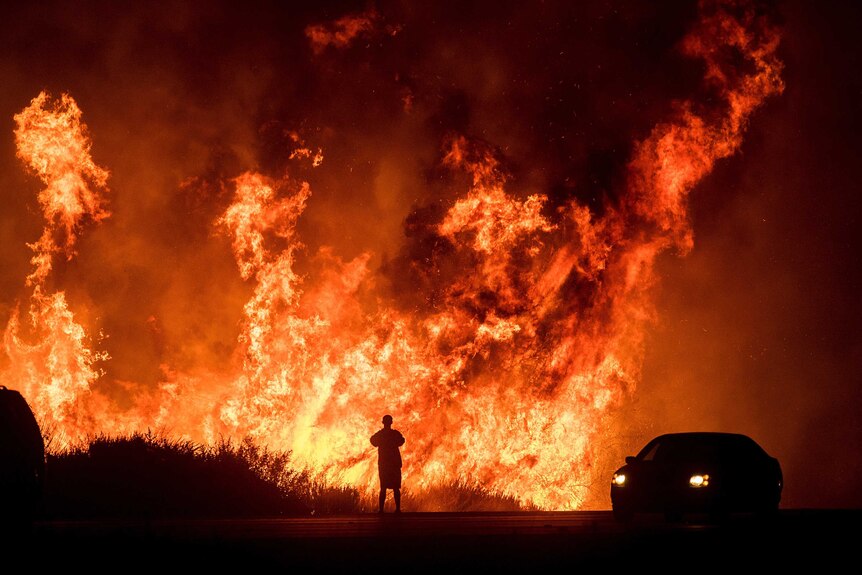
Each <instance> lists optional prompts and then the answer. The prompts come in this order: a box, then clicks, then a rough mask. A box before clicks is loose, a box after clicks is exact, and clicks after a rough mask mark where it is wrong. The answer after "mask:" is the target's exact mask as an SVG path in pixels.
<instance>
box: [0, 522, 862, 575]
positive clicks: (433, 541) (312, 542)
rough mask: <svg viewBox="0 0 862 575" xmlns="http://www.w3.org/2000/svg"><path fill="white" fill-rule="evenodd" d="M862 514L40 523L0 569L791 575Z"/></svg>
mask: <svg viewBox="0 0 862 575" xmlns="http://www.w3.org/2000/svg"><path fill="white" fill-rule="evenodd" d="M860 521H862V510H846V511H845V510H782V511H781V512H779V514H778V516H777V517H775V518H772V519H769V520H764V519H759V518H756V517H750V516H733V517H730V518H728V519H727V520H726V521H724V522H722V523H711V522H709V521H707V520H706V518H698V517H693V518H691V517H690V518H686V519H685V520H684V521H682V522H680V523H667V522H665V521H664V519H663V517H660V516H655V517H653V516H641V517H637V518H636V519H635V520H634V521H633V522H632V523H630V524H620V523H617V522H615V521H614V520H613V518H612V516H611V513H610V512H609V511H579V512H539V513H403V514H401V515H398V516H396V515H392V514H387V515H384V516H378V515H376V514H367V515H354V516H338V517H318V518H315V517H311V518H271V519H239V520H236V519H231V520H150V521H147V520H134V521H130V520H123V521H119V520H101V521H39V522H36V523H34V524H33V525H31V526H29V528H27V529H24V530H18V531H15V532H14V533H11V534H7V536H6V537H5V538H3V542H4V543H5V544H6V550H5V553H4V557H6V558H7V561H6V565H8V566H12V565H15V566H16V567H18V568H26V566H27V564H29V565H30V566H31V567H32V568H33V571H34V572H37V573H38V572H47V571H49V570H54V569H62V570H63V571H69V570H70V569H78V568H82V569H86V570H87V571H85V572H88V573H95V572H111V573H128V572H150V573H161V572H165V571H167V572H169V573H173V572H190V573H198V572H201V571H212V570H215V571H214V572H215V573H226V572H235V573H246V572H265V571H264V570H267V569H269V570H272V569H275V570H276V571H277V572H279V573H286V572H289V573H346V574H356V573H376V574H383V573H393V574H394V573H404V574H410V573H524V574H530V573H579V572H580V573H584V571H583V570H582V569H583V568H587V567H589V568H593V567H595V568H601V569H615V568H619V567H626V568H632V567H637V568H639V569H642V570H644V571H649V572H653V571H654V570H655V569H660V571H659V573H671V572H673V573H691V574H693V575H700V574H701V573H704V572H715V571H722V572H727V571H728V570H739V571H742V572H745V573H748V572H750V571H751V569H752V568H763V569H765V570H766V572H767V573H775V572H777V571H779V570H785V571H789V572H793V573H796V572H799V569H800V568H803V567H808V566H810V567H812V568H815V569H816V572H825V570H826V569H829V568H839V567H841V566H843V565H845V564H847V562H848V561H852V563H849V565H850V566H854V565H856V556H857V553H858V552H859V551H860V550H862V538H860V534H862V529H861V528H860V525H862V523H860ZM16 561H22V562H23V563H21V564H16V563H15V562H16ZM854 570H855V567H853V568H852V569H851V571H854ZM4 571H6V570H5V569H2V567H0V572H4ZM9 572H12V571H11V570H10V571H9ZM19 572H20V571H19Z"/></svg>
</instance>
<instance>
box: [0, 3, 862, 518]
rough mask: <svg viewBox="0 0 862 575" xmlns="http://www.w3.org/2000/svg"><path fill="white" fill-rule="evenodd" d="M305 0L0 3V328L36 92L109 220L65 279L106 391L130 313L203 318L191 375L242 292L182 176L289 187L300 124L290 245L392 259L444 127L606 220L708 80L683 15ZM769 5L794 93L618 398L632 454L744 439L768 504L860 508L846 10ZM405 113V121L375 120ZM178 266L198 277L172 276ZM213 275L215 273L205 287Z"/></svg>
mask: <svg viewBox="0 0 862 575" xmlns="http://www.w3.org/2000/svg"><path fill="white" fill-rule="evenodd" d="M313 4H314V6H305V7H301V8H299V7H296V8H294V7H291V6H290V4H289V3H281V2H272V3H261V2H242V3H239V2H237V3H233V4H232V3H225V2H221V3H218V2H199V3H194V2H192V3H171V2H167V3H141V4H136V5H132V6H133V7H131V8H125V7H123V8H120V4H117V3H111V2H104V3H98V2H96V3H94V2H78V3H46V4H43V5H39V6H31V5H30V3H24V2H22V3H19V5H18V6H15V7H9V8H6V7H4V11H5V12H6V14H5V15H4V18H3V24H0V78H2V82H0V128H2V129H0V134H6V136H5V137H3V138H0V194H2V196H0V201H2V202H3V203H2V205H3V208H2V211H0V240H2V249H0V265H2V269H3V270H4V272H3V274H2V275H0V313H2V318H0V320H2V321H3V322H5V320H6V317H7V315H8V313H9V310H10V309H11V306H13V305H14V302H15V300H16V298H18V297H20V295H21V293H22V292H21V290H22V287H23V286H22V278H23V277H25V276H26V274H27V273H28V270H29V263H28V259H29V256H30V254H29V252H28V251H27V248H26V246H25V245H24V242H25V241H32V240H33V239H35V238H36V237H38V235H39V232H40V229H41V225H42V224H41V221H40V220H39V218H38V217H37V216H36V213H37V209H38V208H37V206H36V205H35V201H34V197H35V192H36V191H37V190H38V182H36V181H35V179H34V178H32V177H30V176H28V175H27V174H26V173H25V172H24V171H23V170H22V169H21V166H20V162H19V161H18V160H16V158H15V145H14V140H13V138H12V130H13V127H14V123H13V120H12V117H13V115H14V114H15V113H17V112H19V111H20V110H21V109H22V108H24V107H25V106H26V105H27V103H28V102H29V101H30V99H31V98H33V97H34V96H35V95H36V94H38V93H39V91H40V90H42V89H47V90H49V91H51V92H53V93H59V92H62V91H68V92H69V93H70V94H72V95H73V97H75V99H76V100H77V101H78V103H79V105H80V106H81V108H82V109H83V111H84V119H85V121H86V122H87V123H88V125H89V129H90V133H91V136H92V138H93V154H94V156H95V158H96V161H97V162H98V163H100V164H101V165H104V166H106V167H107V168H108V169H109V170H111V172H112V179H111V181H110V183H109V185H110V187H111V189H112V191H114V192H115V195H116V197H115V198H112V206H111V209H112V212H113V216H112V218H111V219H110V220H109V221H107V223H106V224H105V225H104V226H102V228H100V229H99V230H96V231H92V232H88V235H86V236H85V237H84V238H83V239H82V243H81V244H80V246H79V248H80V255H79V258H78V260H76V262H75V264H74V265H70V266H69V268H68V269H65V270H63V271H62V273H61V280H59V281H61V282H66V285H64V287H65V288H66V289H68V290H69V292H70V298H71V299H72V300H73V301H78V302H79V303H80V304H81V305H82V306H83V307H87V305H89V306H90V307H92V308H95V309H97V311H94V312H93V315H94V316H98V317H99V318H100V319H99V320H98V321H101V322H102V323H101V324H100V327H103V328H104V329H105V331H106V332H108V333H110V334H111V339H110V340H109V345H110V346H111V354H112V356H113V357H114V361H115V363H116V366H115V367H113V368H112V369H114V370H115V372H114V373H113V376H115V377H117V378H118V379H133V378H137V379H138V380H150V381H155V380H156V379H157V378H158V377H159V372H158V369H157V365H158V361H159V359H160V354H161V353H163V350H161V349H160V348H159V346H158V344H157V343H152V342H151V338H150V336H149V335H148V334H147V333H145V321H143V320H144V319H145V318H146V317H148V316H149V315H151V314H158V315H160V316H165V317H168V318H170V319H168V320H166V322H167V323H166V325H165V326H164V329H165V331H166V332H167V333H170V332H171V330H174V332H176V333H179V332H181V331H182V330H185V329H187V330H189V331H191V332H195V331H196V329H198V327H199V326H200V325H201V324H202V323H204V322H206V323H207V324H208V325H210V326H211V330H210V331H208V332H207V333H208V335H207V337H208V338H209V339H208V341H207V342H206V345H205V346H204V347H205V348H206V349H207V350H208V351H200V350H199V349H197V348H194V349H192V348H190V349H185V350H179V351H174V352H173V353H175V357H174V358H173V359H174V361H175V362H176V361H177V358H178V357H182V358H184V360H185V361H188V362H189V363H194V362H196V361H204V360H206V359H207V358H209V355H208V354H210V353H212V350H213V349H216V350H217V349H219V348H220V346H221V347H229V346H230V345H231V344H232V342H233V341H235V338H236V329H237V328H236V312H237V310H238V309H239V307H240V306H241V305H242V302H243V301H244V300H245V298H246V297H247V290H246V288H245V287H244V286H243V285H242V283H241V281H240V280H239V278H236V274H235V271H234V269H235V266H234V263H233V261H232V259H231V257H230V254H228V253H225V251H224V249H223V246H220V245H210V246H209V247H207V246H204V247H201V241H202V240H205V239H206V238H207V234H208V233H209V232H208V231H207V229H208V228H207V227H206V225H203V224H202V225H200V226H195V225H188V224H189V222H192V224H194V223H195V222H211V221H212V219H213V218H214V216H215V215H216V214H218V213H220V212H221V211H222V210H223V209H224V206H225V202H226V201H227V198H226V196H225V194H224V191H223V190H220V189H218V188H217V187H216V186H212V187H209V188H207V187H206V186H204V188H205V189H207V190H209V194H208V195H206V194H205V195H203V196H201V195H195V194H190V193H186V190H187V189H188V188H186V187H184V186H183V185H182V183H183V182H185V181H187V178H190V177H196V178H199V181H207V182H215V181H217V180H218V179H220V178H225V177H233V176H235V175H236V174H237V173H238V172H239V171H241V170H243V169H248V168H249V167H256V168H258V169H261V170H265V171H269V172H277V171H279V170H282V169H284V168H285V165H284V156H285V151H286V150H289V147H288V146H289V144H290V142H289V141H287V140H286V138H285V135H284V134H285V132H284V130H286V129H288V128H290V129H296V130H297V131H298V132H299V133H301V134H302V136H303V137H304V138H305V139H306V140H307V141H308V144H309V145H310V146H321V147H322V148H323V149H324V153H325V154H326V162H327V164H326V165H327V169H328V171H327V172H321V173H314V174H312V173H308V174H302V176H303V177H307V178H309V179H310V180H311V182H312V187H313V189H315V191H316V192H315V193H316V196H315V201H316V204H315V205H316V207H315V208H309V212H308V214H307V218H306V220H305V221H304V223H303V224H302V225H304V226H306V229H305V230H304V231H303V234H304V237H306V238H307V241H308V242H309V243H310V244H311V245H314V244H315V243H318V244H320V243H328V244H331V245H334V246H335V247H336V249H338V250H340V251H341V252H343V253H344V254H345V256H346V257H352V256H353V255H355V252H356V251H358V250H359V249H360V248H359V247H358V246H357V242H358V239H357V238H363V241H365V242H366V245H363V246H362V247H364V248H367V247H370V248H372V249H374V251H375V252H376V253H382V254H387V249H389V252H390V253H388V254H387V255H390V256H394V255H396V254H394V253H391V252H392V251H393V250H392V249H390V248H388V247H387V246H391V245H393V244H396V243H397V242H398V240H396V239H395V238H400V237H401V234H402V227H403V222H404V220H405V218H406V217H407V216H408V214H409V213H410V211H411V210H412V209H413V208H414V207H415V206H417V205H422V204H423V202H424V201H425V200H427V198H429V197H430V196H431V195H432V194H434V193H438V192H439V189H438V188H436V187H435V183H434V179H433V170H431V167H432V165H433V163H434V161H435V158H436V154H437V153H438V151H439V143H440V140H441V137H442V136H443V135H444V134H446V133H448V132H450V131H452V130H455V131H459V132H465V133H468V134H470V135H472V136H475V137H478V138H481V139H483V140H485V141H487V142H489V143H490V144H492V145H493V146H496V147H498V148H499V149H500V150H502V153H503V155H504V156H505V157H506V159H507V160H509V161H511V164H512V165H511V166H509V168H510V169H511V171H512V173H513V175H514V177H513V184H512V185H513V189H514V190H515V191H523V190H531V189H534V188H538V189H542V190H544V191H545V192H546V193H548V194H549V195H550V196H551V198H552V201H556V202H563V201H565V200H566V199H568V198H570V197H573V196H575V197H578V198H579V199H580V200H581V201H584V202H587V203H591V207H595V208H597V209H598V207H599V206H600V200H601V198H603V197H609V198H613V197H614V195H615V193H616V190H617V187H618V186H619V183H620V174H621V173H622V171H623V168H624V166H625V162H626V160H627V158H628V157H629V153H630V151H631V148H630V146H631V145H632V143H633V142H634V141H635V140H637V139H639V138H643V137H644V136H645V135H646V134H648V132H649V129H650V128H651V127H652V125H654V124H655V122H656V121H659V120H661V119H662V118H663V117H664V115H665V114H666V113H667V111H668V109H669V108H668V107H669V105H670V102H671V101H672V100H673V99H674V98H679V97H683V96H685V95H687V94H690V93H691V92H692V91H693V90H695V89H696V86H697V82H698V79H699V77H700V71H699V69H698V68H697V67H696V65H695V64H693V63H691V62H689V61H686V60H685V59H683V58H681V57H680V56H679V55H678V52H677V51H676V50H675V42H676V41H678V39H679V38H680V37H681V35H682V33H683V32H684V30H685V27H686V26H687V25H688V23H690V21H691V19H692V18H693V17H694V15H695V14H696V11H697V7H696V3H694V2H689V1H679V2H668V3H665V2H662V3H657V4H660V7H659V8H655V7H653V6H652V5H651V3H640V2H601V3H598V2H597V3H590V4H587V3H568V2H547V3H546V2H535V3H519V2H512V3H505V2H504V3H497V2H486V3H479V2H475V3H466V7H464V6H463V3H460V2H452V3H442V4H439V3H435V4H437V5H436V6H435V7H433V8H427V7H420V6H419V5H418V4H415V3H410V2H403V3H400V2H380V3H378V4H376V5H372V4H365V3H351V2H342V3H313ZM569 4H576V5H577V6H569ZM123 6H125V5H123ZM369 6H375V7H376V10H377V13H378V14H379V15H380V18H381V20H380V21H379V22H378V25H377V27H376V28H375V31H374V32H373V33H369V35H368V36H366V37H363V38H362V39H361V40H360V41H359V42H358V45H354V46H352V47H350V48H348V49H345V50H343V51H342V52H339V53H336V51H335V50H333V49H330V50H327V51H324V52H323V53H321V54H318V55H314V54H312V52H311V50H310V48H309V46H308V39H307V38H306V36H305V34H304V30H305V27H306V26H307V25H308V24H311V23H320V22H327V21H331V20H333V19H336V18H339V17H341V16H343V15H345V14H350V13H358V12H362V11H364V10H366V9H367V8H368V7H369ZM770 6H771V8H770V10H772V11H774V12H775V14H776V17H777V18H778V20H779V21H780V22H781V23H782V26H783V29H784V33H783V40H782V47H781V49H780V53H781V57H782V59H783V60H784V62H785V65H786V68H785V72H784V75H783V77H784V80H785V83H786V88H785V92H784V94H783V95H781V96H778V97H773V98H771V99H769V100H768V101H767V102H766V104H765V105H764V107H763V108H761V109H760V110H758V111H757V112H755V114H754V115H753V117H752V120H751V125H750V127H749V130H748V131H747V133H746V134H745V137H744V142H743V144H742V147H741V149H740V151H739V152H738V153H737V154H735V155H734V156H733V157H731V158H727V159H724V160H721V161H719V162H718V164H717V165H716V168H715V170H714V171H713V173H712V174H711V175H710V176H708V177H707V179H706V180H704V181H703V182H702V183H701V184H700V185H699V186H698V187H697V188H696V189H695V190H694V191H693V192H692V194H691V206H690V207H691V217H692V222H693V229H694V234H695V245H694V249H693V251H692V252H691V253H690V254H688V255H687V256H685V257H678V256H676V255H674V254H671V253H668V254H665V255H664V256H663V258H662V260H661V265H660V271H661V275H662V280H661V291H660V295H659V302H658V308H659V312H660V314H659V315H660V317H659V323H658V324H657V325H656V326H655V328H654V329H653V330H652V332H651V334H650V337H649V339H648V341H647V357H646V363H645V366H644V377H643V382H642V383H641V386H640V388H639V391H638V392H637V395H636V397H635V398H634V400H633V401H632V404H631V405H630V406H628V407H627V408H626V409H627V411H629V412H630V413H631V417H632V421H633V429H634V430H635V431H633V434H632V442H633V443H632V448H631V451H632V452H633V453H634V452H635V451H637V449H639V447H640V446H641V445H640V443H642V442H645V441H646V439H648V438H649V437H650V436H652V435H656V434H658V433H662V432H666V431H675V430H682V429H686V428H703V429H707V428H721V429H728V430H739V431H742V432H746V433H750V434H751V435H752V436H754V437H755V438H756V439H758V440H759V441H760V443H761V444H762V445H763V446H764V447H765V448H766V449H767V451H769V452H770V453H772V454H773V455H775V456H777V457H778V458H779V459H780V460H781V462H782V465H783V467H784V471H785V477H786V484H787V486H786V491H785V498H784V502H785V505H786V506H789V507H862V489H860V487H862V481H860V479H859V477H860V476H862V455H860V454H862V415H860V412H862V338H860V335H859V329H860V326H862V321H860V320H862V317H860V313H862V303H860V297H859V294H860V289H862V285H860V262H859V255H858V254H859V253H860V252H859V246H860V245H862V238H860V228H859V225H860V215H862V214H860V212H862V207H860V206H862V200H860V197H859V192H860V186H859V184H858V181H859V176H858V174H857V172H858V170H859V158H860V157H862V146H860V137H859V132H860V128H862V72H860V70H862V62H860V56H862V50H860V45H862V44H860V41H859V29H860V24H862V19H860V18H859V12H860V9H859V8H858V7H857V6H856V3H853V2H836V3H829V5H828V7H826V8H823V7H819V6H817V5H816V4H815V3H809V2H803V1H801V0H800V1H796V0H793V1H790V0H789V1H785V2H778V3H776V4H772V5H770ZM393 32H394V33H393ZM405 98H408V99H411V102H412V104H411V105H412V107H413V112H412V114H410V115H409V116H406V117H404V119H403V120H402V121H401V122H400V123H399V122H394V121H393V120H392V118H394V117H400V116H398V114H399V113H400V112H401V111H402V110H403V107H404V101H405ZM345 102H347V103H345ZM198 188H200V186H198ZM22 190H23V192H22ZM345 190H346V191H345ZM390 190H396V191H394V192H392V191H390ZM362 193H367V194H369V197H368V198H364V197H363V196H362ZM344 206H346V207H347V208H348V209H341V210H338V209H337V208H339V207H344ZM315 210H317V211H315ZM333 214H336V215H333ZM356 221H360V222H365V223H360V224H356V223H355V222H356ZM348 222H349V223H350V225H348ZM181 224H182V225H181ZM348 228H349V229H352V230H353V232H352V233H348V234H343V233H342V232H343V230H344V229H348ZM143 238H151V239H150V240H147V241H149V242H150V243H149V244H148V245H147V246H146V249H142V246H141V242H143V241H144V240H143ZM351 252H353V253H351ZM161 262H170V265H169V266H164V265H163V266H161V268H160V266H159V263H161ZM378 263H379V262H378ZM156 268H160V269H161V271H159V272H157V273H155V274H154V273H152V270H153V269H156ZM178 268H181V269H185V270H188V269H190V268H191V269H192V270H195V271H199V272H200V273H198V274H193V275H195V276H197V278H192V279H188V278H186V279H182V280H180V279H178V278H177V277H176V276H175V275H174V272H175V270H176V269H178ZM208 274H221V275H223V276H225V277H232V278H234V279H232V280H229V281H226V282H225V283H222V284H220V285H218V286H212V285H206V284H204V283H197V282H200V281H201V280H200V278H201V277H206V276H207V275H208ZM105 292H108V293H110V294H111V295H110V296H108V297H105V298H104V299H102V300H100V301H99V302H94V301H91V298H94V296H93V295H92V294H94V293H105ZM165 293H168V294H170V297H167V298H161V295H159V296H158V297H155V294H165ZM190 294H194V295H195V298H190V297H189V296H190ZM190 299H194V301H195V303H193V304H191V305H188V304H185V303H184V304H183V305H177V304H176V303H172V302H177V301H181V302H188V301H189V300H190ZM154 301H155V302H157V303H147V302H154ZM215 301H218V302H219V306H216V307H217V308H218V309H217V311H213V310H214V306H213V305H211V303H212V302H215ZM93 321H95V320H93ZM142 341H147V342H148V343H147V344H146V345H142V344H141V342H142ZM217 355H218V354H215V355H213V356H212V357H213V358H215V357H217ZM213 361H217V360H215V359H213Z"/></svg>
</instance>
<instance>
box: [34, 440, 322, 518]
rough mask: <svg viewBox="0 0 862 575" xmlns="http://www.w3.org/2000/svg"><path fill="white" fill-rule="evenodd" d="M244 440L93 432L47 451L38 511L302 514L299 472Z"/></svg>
mask: <svg viewBox="0 0 862 575" xmlns="http://www.w3.org/2000/svg"><path fill="white" fill-rule="evenodd" d="M289 463H290V456H289V454H288V453H274V452H271V451H268V450H266V449H262V448H260V447H258V446H256V445H255V444H254V443H253V442H251V441H250V440H246V441H243V442H242V443H239V444H238V445H235V444H232V443H230V442H227V441H223V442H221V443H219V444H217V445H215V446H212V447H206V446H202V445H199V444H196V443H193V442H191V441H184V440H172V439H167V438H163V437H157V436H155V435H153V434H151V433H147V434H134V435H131V436H128V437H110V438H109V437H104V436H100V437H96V438H95V439H93V440H92V441H90V442H89V444H88V445H87V446H86V447H85V448H83V447H81V448H75V449H70V450H67V451H65V452H62V453H59V454H51V455H49V456H48V461H47V465H46V473H47V481H46V493H45V500H46V510H47V513H48V514H50V515H51V516H53V517H148V518H149V517H238V516H246V517H248V516H274V515H307V514H309V513H310V512H311V510H312V509H313V507H312V506H311V505H310V503H311V498H310V497H309V494H310V493H312V492H313V490H314V489H315V487H314V486H313V485H310V481H309V479H308V477H307V475H306V474H304V473H298V472H296V471H295V470H293V469H292V468H291V467H290V465H289Z"/></svg>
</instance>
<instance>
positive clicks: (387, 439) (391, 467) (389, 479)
mask: <svg viewBox="0 0 862 575" xmlns="http://www.w3.org/2000/svg"><path fill="white" fill-rule="evenodd" d="M371 445H373V446H374V447H376V448H377V471H378V472H379V474H380V513H383V504H384V503H386V490H387V489H391V490H392V495H393V496H394V497H395V513H401V450H400V449H399V447H401V446H402V445H404V436H403V435H401V432H400V431H398V430H397V429H392V416H391V415H384V416H383V429H381V430H380V431H378V432H377V433H375V434H374V435H372V436H371Z"/></svg>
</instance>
